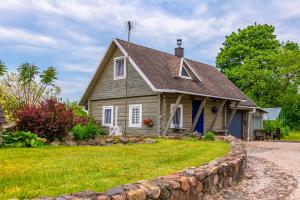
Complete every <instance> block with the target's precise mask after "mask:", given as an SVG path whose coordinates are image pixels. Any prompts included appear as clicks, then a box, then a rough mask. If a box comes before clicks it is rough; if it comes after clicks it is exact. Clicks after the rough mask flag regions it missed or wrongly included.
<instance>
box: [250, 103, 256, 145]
mask: <svg viewBox="0 0 300 200" xmlns="http://www.w3.org/2000/svg"><path fill="white" fill-rule="evenodd" d="M255 112H256V108H253V110H252V111H251V112H249V117H248V141H250V134H251V138H252V131H251V129H252V127H251V125H252V124H251V119H252V115H253V114H254V113H255Z"/></svg>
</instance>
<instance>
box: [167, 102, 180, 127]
mask: <svg viewBox="0 0 300 200" xmlns="http://www.w3.org/2000/svg"><path fill="white" fill-rule="evenodd" d="M174 106H175V104H171V112H170V113H171V114H172V110H173V108H174ZM178 108H179V109H180V114H181V116H180V124H179V128H183V105H182V104H179V105H178ZM170 127H171V128H175V127H176V126H175V125H174V124H173V119H172V121H171V125H170Z"/></svg>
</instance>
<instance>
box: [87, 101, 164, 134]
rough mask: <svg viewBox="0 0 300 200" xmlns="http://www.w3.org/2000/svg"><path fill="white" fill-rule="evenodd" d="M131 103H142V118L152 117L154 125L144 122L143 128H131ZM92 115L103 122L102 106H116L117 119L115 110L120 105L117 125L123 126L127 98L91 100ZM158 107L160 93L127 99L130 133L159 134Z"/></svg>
mask: <svg viewBox="0 0 300 200" xmlns="http://www.w3.org/2000/svg"><path fill="white" fill-rule="evenodd" d="M130 104H142V110H143V113H142V119H144V118H151V119H152V120H153V126H152V127H148V126H145V125H143V124H142V127H141V128H129V127H128V123H129V122H128V115H129V110H128V107H129V105H130ZM90 105H91V116H92V117H93V118H94V119H95V120H96V121H97V122H99V123H100V125H101V124H102V107H103V106H114V119H113V121H115V110H116V107H118V118H117V121H118V122H117V123H118V124H117V125H118V126H121V127H123V128H124V127H125V99H124V98H120V99H107V100H95V101H91V103H90ZM158 108H159V101H158V95H153V96H143V97H131V98H128V99H127V117H126V124H127V131H126V133H128V134H154V135H157V129H158V115H159V113H158Z"/></svg>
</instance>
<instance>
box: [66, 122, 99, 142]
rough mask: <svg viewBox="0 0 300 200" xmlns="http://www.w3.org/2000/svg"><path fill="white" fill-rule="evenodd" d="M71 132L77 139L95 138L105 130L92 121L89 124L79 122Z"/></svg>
mask: <svg viewBox="0 0 300 200" xmlns="http://www.w3.org/2000/svg"><path fill="white" fill-rule="evenodd" d="M71 132H72V134H73V135H74V137H75V139H76V140H85V139H94V138H96V137H97V136H100V135H103V134H104V130H103V129H102V128H101V127H100V126H98V125H96V124H95V123H94V122H91V121H90V122H89V123H87V125H81V124H78V125H76V126H74V127H73V128H72V130H71Z"/></svg>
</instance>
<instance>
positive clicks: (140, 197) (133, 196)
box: [127, 189, 146, 200]
mask: <svg viewBox="0 0 300 200" xmlns="http://www.w3.org/2000/svg"><path fill="white" fill-rule="evenodd" d="M127 198H128V200H145V199H146V191H145V190H143V189H137V190H130V191H128V192H127Z"/></svg>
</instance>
